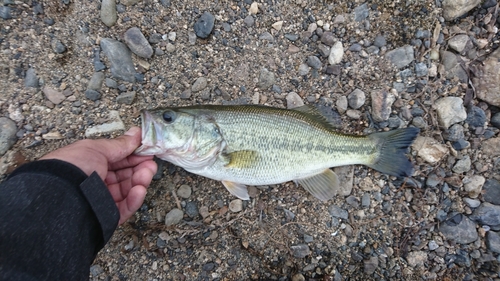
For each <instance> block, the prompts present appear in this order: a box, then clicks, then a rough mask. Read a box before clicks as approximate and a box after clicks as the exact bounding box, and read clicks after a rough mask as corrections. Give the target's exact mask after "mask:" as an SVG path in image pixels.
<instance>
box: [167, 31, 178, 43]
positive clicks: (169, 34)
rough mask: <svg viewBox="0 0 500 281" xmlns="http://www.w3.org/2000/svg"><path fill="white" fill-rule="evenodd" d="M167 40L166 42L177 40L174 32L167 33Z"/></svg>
mask: <svg viewBox="0 0 500 281" xmlns="http://www.w3.org/2000/svg"><path fill="white" fill-rule="evenodd" d="M167 38H168V40H170V41H172V42H175V39H176V38H177V33H175V32H174V31H171V32H169V33H168V35H167Z"/></svg>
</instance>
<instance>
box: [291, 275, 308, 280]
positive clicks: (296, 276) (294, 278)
mask: <svg viewBox="0 0 500 281" xmlns="http://www.w3.org/2000/svg"><path fill="white" fill-rule="evenodd" d="M305 280H306V278H305V277H304V275H302V274H301V273H297V274H295V275H294V276H292V281H305Z"/></svg>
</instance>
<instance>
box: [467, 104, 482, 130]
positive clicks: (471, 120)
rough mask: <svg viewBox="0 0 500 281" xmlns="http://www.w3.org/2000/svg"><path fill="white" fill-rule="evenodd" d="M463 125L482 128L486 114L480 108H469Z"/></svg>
mask: <svg viewBox="0 0 500 281" xmlns="http://www.w3.org/2000/svg"><path fill="white" fill-rule="evenodd" d="M465 123H467V124H469V125H470V126H472V127H479V128H482V127H484V124H485V123H486V113H485V112H484V110H482V109H481V108H480V107H477V106H471V107H470V108H469V110H468V112H467V118H466V119H465Z"/></svg>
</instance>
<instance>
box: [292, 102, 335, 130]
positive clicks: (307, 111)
mask: <svg viewBox="0 0 500 281" xmlns="http://www.w3.org/2000/svg"><path fill="white" fill-rule="evenodd" d="M291 110H295V111H298V112H300V113H302V115H303V116H305V117H306V118H308V119H309V120H311V121H313V122H314V123H315V124H316V125H318V126H320V127H323V128H325V129H327V130H329V131H332V130H335V127H334V125H333V124H332V123H330V122H328V120H327V119H326V117H325V116H324V115H323V114H321V112H319V110H318V109H317V108H316V107H315V106H313V105H309V104H306V105H303V106H299V107H295V108H292V109H291Z"/></svg>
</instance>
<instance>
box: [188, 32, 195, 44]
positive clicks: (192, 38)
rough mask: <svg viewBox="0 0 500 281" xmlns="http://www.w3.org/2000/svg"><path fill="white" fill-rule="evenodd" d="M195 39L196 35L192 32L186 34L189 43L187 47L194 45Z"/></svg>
mask: <svg viewBox="0 0 500 281" xmlns="http://www.w3.org/2000/svg"><path fill="white" fill-rule="evenodd" d="M196 37H197V35H196V34H195V33H194V32H192V31H189V32H188V42H189V45H194V44H196Z"/></svg>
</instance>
